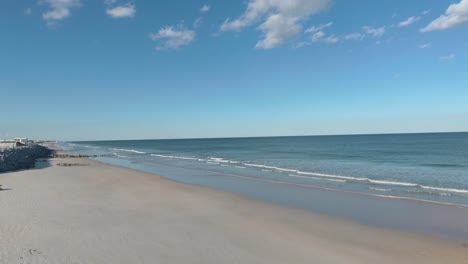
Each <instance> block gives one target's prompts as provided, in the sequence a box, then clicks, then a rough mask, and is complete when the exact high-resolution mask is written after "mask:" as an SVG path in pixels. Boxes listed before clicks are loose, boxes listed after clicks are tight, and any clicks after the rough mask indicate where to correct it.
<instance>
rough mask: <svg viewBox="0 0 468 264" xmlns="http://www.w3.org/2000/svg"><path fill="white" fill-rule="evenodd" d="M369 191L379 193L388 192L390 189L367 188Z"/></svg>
mask: <svg viewBox="0 0 468 264" xmlns="http://www.w3.org/2000/svg"><path fill="white" fill-rule="evenodd" d="M369 189H370V190H374V191H379V192H390V191H392V189H381V188H374V187H369Z"/></svg>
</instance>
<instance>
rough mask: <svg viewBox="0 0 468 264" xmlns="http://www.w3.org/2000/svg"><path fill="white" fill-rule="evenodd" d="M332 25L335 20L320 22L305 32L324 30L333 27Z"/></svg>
mask: <svg viewBox="0 0 468 264" xmlns="http://www.w3.org/2000/svg"><path fill="white" fill-rule="evenodd" d="M332 25H333V22H328V23H326V24H320V25H318V26H312V27H310V28H308V29H306V30H305V32H306V33H312V32H318V31H322V30H324V29H325V28H327V27H331V26H332Z"/></svg>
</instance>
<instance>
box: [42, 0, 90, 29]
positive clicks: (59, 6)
mask: <svg viewBox="0 0 468 264" xmlns="http://www.w3.org/2000/svg"><path fill="white" fill-rule="evenodd" d="M43 2H44V3H45V4H46V5H48V7H49V10H48V11H47V12H45V13H43V14H42V18H43V19H44V20H45V21H46V22H47V24H48V25H54V24H56V23H57V22H59V21H60V20H63V19H65V18H67V17H69V16H70V14H71V12H70V10H71V9H73V8H77V7H79V6H80V5H81V3H80V0H44V1H43Z"/></svg>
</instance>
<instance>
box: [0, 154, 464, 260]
mask: <svg viewBox="0 0 468 264" xmlns="http://www.w3.org/2000/svg"><path fill="white" fill-rule="evenodd" d="M47 163H48V165H50V166H46V164H44V162H38V166H37V167H36V168H35V169H32V170H25V171H18V172H12V173H5V174H0V182H2V183H4V185H5V186H6V187H7V188H10V190H8V191H2V192H0V206H1V208H2V211H4V213H2V217H1V218H0V236H1V237H2V241H0V248H2V249H3V252H0V263H11V262H14V261H16V259H19V258H21V257H22V258H23V259H26V260H29V261H30V262H34V263H52V262H56V263H69V262H88V263H115V262H119V261H120V262H122V261H124V262H129V261H132V262H134V263H135V262H138V263H154V262H158V261H159V262H161V261H162V262H171V263H187V262H190V263H219V262H221V261H223V262H225V263H239V262H242V263H310V262H311V261H317V262H319V263H323V262H325V263H375V262H377V261H379V262H381V263H395V262H398V263H441V262H442V261H448V262H450V263H463V261H464V257H465V256H466V254H467V252H468V244H467V243H466V242H463V241H455V240H445V239H441V238H437V237H432V236H429V235H424V234H418V233H413V232H407V231H396V230H386V229H383V228H375V227H370V226H367V225H363V224H359V223H355V222H353V221H349V220H343V219H338V218H335V217H330V216H326V215H322V214H319V213H313V212H308V211H305V210H302V209H297V208H290V207H286V206H281V205H275V204H270V203H266V202H263V201H258V200H256V199H252V198H248V197H244V196H242V195H239V194H234V193H230V192H226V191H222V190H215V189H212V188H210V187H204V186H197V185H192V184H186V183H180V182H177V181H173V180H171V179H167V178H165V177H161V176H156V175H154V174H150V173H145V172H140V171H137V170H133V169H129V168H124V167H118V166H113V165H109V164H105V163H102V162H99V161H94V160H91V159H86V158H75V159H50V160H49V161H47ZM58 163H69V164H79V165H80V166H70V167H63V166H58V165H57V164H58ZM24 230H27V232H24ZM5 252H6V253H5ZM5 254H6V255H5ZM26 263H28V262H27V261H26Z"/></svg>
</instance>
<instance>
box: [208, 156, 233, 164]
mask: <svg viewBox="0 0 468 264" xmlns="http://www.w3.org/2000/svg"><path fill="white" fill-rule="evenodd" d="M209 159H210V160H211V161H213V162H219V163H229V160H225V159H223V158H211V157H210V158H209Z"/></svg>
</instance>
